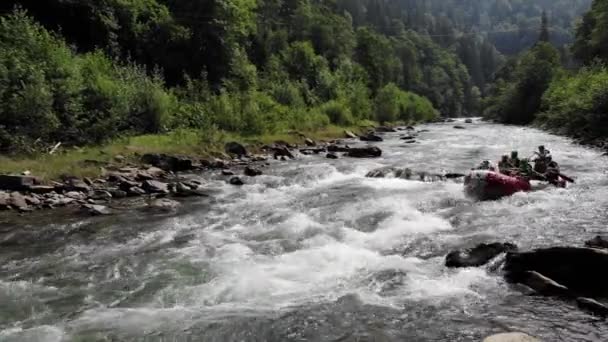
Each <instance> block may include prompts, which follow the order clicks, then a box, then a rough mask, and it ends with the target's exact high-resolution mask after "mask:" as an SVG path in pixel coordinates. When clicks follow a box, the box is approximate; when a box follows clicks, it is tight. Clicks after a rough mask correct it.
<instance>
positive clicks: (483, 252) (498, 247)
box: [445, 242, 517, 268]
mask: <svg viewBox="0 0 608 342" xmlns="http://www.w3.org/2000/svg"><path fill="white" fill-rule="evenodd" d="M516 249H517V246H515V245H514V244H511V243H499V242H496V243H491V244H485V243H482V244H479V245H477V246H476V247H473V248H470V249H465V250H458V251H453V252H450V253H449V254H448V255H447V256H446V258H445V265H446V266H447V267H454V268H456V267H478V266H483V265H485V264H487V263H488V262H490V261H491V260H492V259H494V258H496V257H497V256H498V255H500V254H501V253H506V252H509V251H513V250H516Z"/></svg>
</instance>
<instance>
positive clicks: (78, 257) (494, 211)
mask: <svg viewBox="0 0 608 342" xmlns="http://www.w3.org/2000/svg"><path fill="white" fill-rule="evenodd" d="M453 125H454V124H431V125H422V126H419V127H417V128H418V129H424V130H428V131H427V132H423V133H420V136H419V138H418V139H417V142H416V143H415V144H405V143H404V141H402V140H399V135H400V134H401V132H400V133H387V134H386V135H384V137H385V141H384V142H381V143H374V144H375V145H377V146H379V147H380V148H381V149H382V150H383V152H384V154H383V156H382V157H381V158H378V159H361V160H359V159H350V158H342V159H338V160H329V159H326V158H324V157H323V156H322V155H320V156H298V160H296V161H287V162H279V161H276V162H274V161H273V162H272V163H271V165H270V166H268V167H267V168H265V169H264V175H263V176H260V177H256V178H252V179H248V180H247V182H248V184H246V185H245V186H243V187H234V186H231V185H228V184H226V183H225V180H223V179H221V177H220V176H219V175H202V176H201V175H199V177H204V178H205V179H206V180H207V182H208V187H209V188H210V189H211V191H212V193H213V195H212V196H211V197H209V198H205V199H201V200H193V201H188V202H186V203H184V205H183V206H182V207H181V208H180V209H179V211H178V212H177V213H173V214H154V215H153V214H150V213H148V212H141V211H125V212H122V213H119V214H117V215H114V216H110V217H95V218H83V217H74V216H67V215H66V216H62V215H61V214H60V213H58V212H57V213H56V212H44V213H34V214H30V215H27V216H25V217H16V216H10V215H9V217H8V218H1V219H0V228H1V229H0V240H2V238H3V237H5V236H7V235H8V234H22V235H23V239H24V241H25V242H24V243H21V244H19V245H17V246H14V245H9V246H4V247H0V341H11V342H12V341H33V342H34V341H35V342H38V341H40V342H60V341H61V342H63V341H205V342H207V341H408V342H415V341H480V340H481V339H482V338H483V337H484V336H487V335H490V334H492V333H499V332H504V331H522V332H526V333H528V334H530V335H533V336H536V337H538V338H540V339H542V340H543V341H605V340H607V339H608V324H607V323H606V322H605V321H602V320H598V319H596V318H593V317H592V316H589V315H588V314H586V313H584V312H582V311H580V310H579V309H577V308H576V305H575V304H572V303H568V302H562V301H558V300H553V299H549V298H542V297H536V296H530V295H528V294H527V293H526V292H525V291H523V290H522V289H521V288H517V287H514V286H512V285H509V284H507V283H505V281H504V280H503V279H502V277H501V276H500V273H499V272H494V271H492V270H490V269H488V268H483V267H482V268H471V269H457V270H453V269H447V268H445V267H444V265H443V264H444V258H445V255H446V254H447V253H448V252H449V251H450V250H453V249H457V248H463V247H471V246H473V245H475V244H477V243H481V242H496V241H498V242H514V243H516V244H517V245H518V246H519V247H520V249H524V250H526V249H531V248H535V247H543V246H555V245H582V244H583V241H585V240H587V239H589V238H592V237H593V236H595V235H597V234H599V233H605V232H606V230H607V228H606V227H607V223H608V214H607V213H606V212H607V211H606V209H607V207H608V176H607V174H606V170H607V167H608V158H607V157H602V156H601V152H600V151H598V150H594V149H590V148H586V147H583V146H580V145H577V144H574V143H573V142H571V141H570V140H569V139H567V138H564V137H559V136H554V135H550V134H547V133H545V132H542V131H538V130H535V129H531V128H522V127H510V126H502V125H495V124H488V123H481V122H476V123H473V124H468V125H465V124H463V125H465V126H466V129H465V130H456V129H454V128H453V127H452V126H453ZM359 144H364V143H359ZM541 144H543V145H545V146H547V148H548V149H550V150H551V152H552V154H553V156H554V159H555V160H557V161H558V162H560V165H561V167H562V171H563V172H564V173H565V174H567V175H571V176H574V177H576V181H577V182H576V184H575V185H572V186H570V187H569V188H567V189H556V188H548V189H545V190H541V191H537V192H532V193H520V194H516V195H515V196H512V197H510V198H506V199H503V200H499V201H493V202H483V203H478V202H475V201H472V200H469V199H467V198H465V196H464V193H463V185H462V184H461V183H458V182H455V181H446V182H432V183H431V182H421V181H417V180H403V179H395V178H380V179H371V178H365V174H366V173H367V172H369V171H370V170H372V169H375V168H378V167H382V166H399V167H409V168H411V169H412V170H414V171H429V172H466V170H468V169H470V168H471V167H472V166H474V165H475V164H477V163H479V162H480V161H481V160H483V159H493V160H497V159H498V158H499V157H500V155H502V154H506V153H508V152H510V151H511V150H519V151H520V154H521V155H529V154H531V153H532V151H533V150H534V149H535V148H536V146H538V145H541Z"/></svg>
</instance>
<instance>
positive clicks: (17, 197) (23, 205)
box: [9, 192, 30, 211]
mask: <svg viewBox="0 0 608 342" xmlns="http://www.w3.org/2000/svg"><path fill="white" fill-rule="evenodd" d="M9 203H10V205H11V207H13V208H15V209H17V210H19V211H28V210H30V207H29V205H28V204H27V201H26V200H25V196H23V195H22V194H21V193H19V192H12V193H11V195H10V198H9Z"/></svg>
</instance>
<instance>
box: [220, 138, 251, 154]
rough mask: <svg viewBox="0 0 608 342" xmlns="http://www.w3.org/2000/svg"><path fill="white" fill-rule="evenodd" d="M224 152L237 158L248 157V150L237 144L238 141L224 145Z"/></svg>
mask: <svg viewBox="0 0 608 342" xmlns="http://www.w3.org/2000/svg"><path fill="white" fill-rule="evenodd" d="M224 150H225V151H226V153H228V154H234V155H236V156H237V157H244V156H246V155H247V149H245V146H243V145H241V144H239V143H237V142H236V141H231V142H229V143H226V145H224Z"/></svg>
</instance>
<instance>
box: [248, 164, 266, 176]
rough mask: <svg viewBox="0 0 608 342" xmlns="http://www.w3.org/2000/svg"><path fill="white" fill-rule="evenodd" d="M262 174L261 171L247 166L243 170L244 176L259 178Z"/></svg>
mask: <svg viewBox="0 0 608 342" xmlns="http://www.w3.org/2000/svg"><path fill="white" fill-rule="evenodd" d="M262 173H263V172H262V170H258V169H256V168H253V167H251V166H247V167H246V168H245V176H249V177H257V176H261V175H262Z"/></svg>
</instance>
